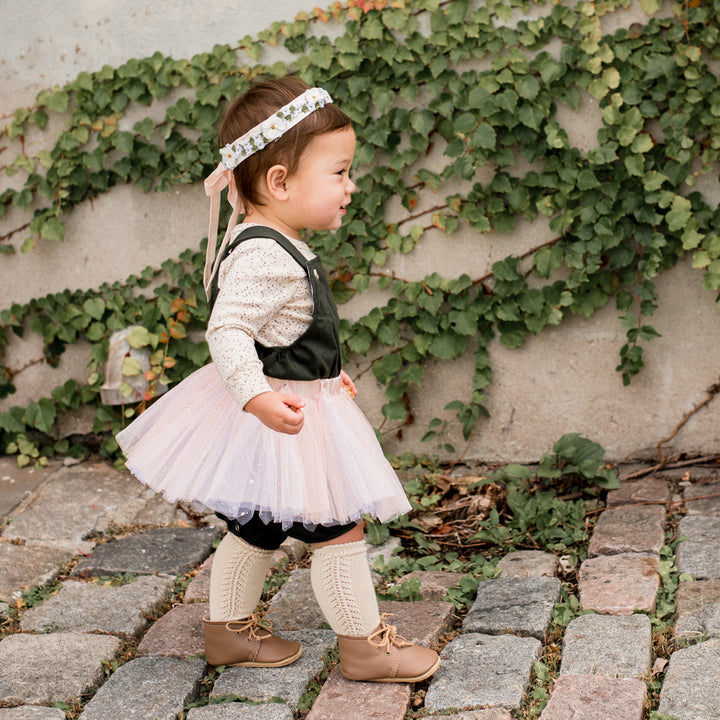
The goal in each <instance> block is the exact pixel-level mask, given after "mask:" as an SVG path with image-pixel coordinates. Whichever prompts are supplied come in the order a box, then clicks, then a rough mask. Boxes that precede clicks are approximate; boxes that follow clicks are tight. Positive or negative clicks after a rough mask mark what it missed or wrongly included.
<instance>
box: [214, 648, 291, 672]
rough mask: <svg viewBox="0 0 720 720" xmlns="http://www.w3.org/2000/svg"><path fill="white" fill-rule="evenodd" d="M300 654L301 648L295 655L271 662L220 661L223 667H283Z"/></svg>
mask: <svg viewBox="0 0 720 720" xmlns="http://www.w3.org/2000/svg"><path fill="white" fill-rule="evenodd" d="M301 655H302V649H300V650H298V651H297V652H296V653H295V655H293V656H292V657H289V658H283V659H282V660H278V661H277V662H274V663H271V662H253V661H250V660H248V661H247V662H239V663H222V664H223V665H225V667H254V668H274V667H284V666H285V665H290V663H294V662H295V661H296V660H297V659H298V658H299V657H300V656H301Z"/></svg>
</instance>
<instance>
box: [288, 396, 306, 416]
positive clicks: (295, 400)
mask: <svg viewBox="0 0 720 720" xmlns="http://www.w3.org/2000/svg"><path fill="white" fill-rule="evenodd" d="M283 402H284V403H285V404H286V405H287V406H288V407H289V408H290V409H291V410H292V411H293V412H298V411H299V410H300V408H303V407H305V401H304V400H303V399H302V398H301V397H300V396H299V395H292V394H288V395H285V394H283Z"/></svg>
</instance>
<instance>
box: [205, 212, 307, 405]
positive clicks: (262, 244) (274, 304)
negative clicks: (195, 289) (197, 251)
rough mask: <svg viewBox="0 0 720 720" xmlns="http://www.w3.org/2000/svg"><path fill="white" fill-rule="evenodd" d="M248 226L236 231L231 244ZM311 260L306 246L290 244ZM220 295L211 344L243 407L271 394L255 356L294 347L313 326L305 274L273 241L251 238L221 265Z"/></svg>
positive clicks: (222, 373) (220, 369)
mask: <svg viewBox="0 0 720 720" xmlns="http://www.w3.org/2000/svg"><path fill="white" fill-rule="evenodd" d="M247 227H250V224H245V223H243V224H241V225H238V226H237V227H236V228H235V229H234V231H233V238H235V237H236V236H237V234H238V233H239V232H242V230H244V229H245V228H247ZM288 239H289V240H290V242H292V244H293V245H294V246H295V247H296V248H297V249H298V250H299V251H300V252H301V253H302V254H303V256H304V257H306V258H307V259H308V260H311V259H312V258H313V257H315V256H314V254H313V252H312V250H310V248H309V247H308V245H306V244H305V243H304V242H302V241H300V240H293V239H292V238H288ZM218 280H219V283H218V284H219V286H220V291H219V293H218V297H217V301H216V302H215V307H214V308H213V312H212V314H211V316H210V321H209V322H208V329H207V334H206V337H207V341H208V345H209V346H210V354H211V356H212V359H213V361H214V362H215V365H216V367H217V370H218V373H219V374H220V377H221V378H222V380H223V382H224V383H225V386H226V387H227V388H228V390H229V391H230V392H231V393H232V394H233V396H234V397H235V399H236V400H237V401H238V403H239V404H240V407H245V405H246V403H247V402H248V401H249V400H251V399H252V398H254V397H255V396H256V395H259V394H260V393H263V392H267V391H270V390H272V388H271V387H270V385H269V384H268V382H267V380H266V379H265V375H264V374H263V366H262V362H261V361H260V359H259V358H258V356H257V353H256V352H255V345H254V343H255V341H257V342H258V343H260V344H261V345H265V346H266V347H277V346H285V345H290V344H292V343H293V342H294V341H295V340H297V339H298V338H299V337H300V335H302V334H303V333H304V332H305V330H307V328H308V326H309V325H310V323H311V322H312V311H313V303H312V295H311V292H310V285H309V282H308V279H307V275H306V274H305V270H304V269H303V268H302V267H300V265H299V264H298V263H297V262H296V261H295V260H293V258H292V257H291V256H290V255H289V254H288V253H287V252H286V251H285V250H283V248H282V247H281V246H280V245H279V244H278V243H277V242H276V241H275V240H273V239H272V238H251V239H249V240H246V241H244V242H242V243H240V245H238V247H236V248H235V250H233V252H232V253H231V254H230V256H229V257H228V258H227V259H226V260H224V261H223V263H222V264H221V265H220V276H219V278H218Z"/></svg>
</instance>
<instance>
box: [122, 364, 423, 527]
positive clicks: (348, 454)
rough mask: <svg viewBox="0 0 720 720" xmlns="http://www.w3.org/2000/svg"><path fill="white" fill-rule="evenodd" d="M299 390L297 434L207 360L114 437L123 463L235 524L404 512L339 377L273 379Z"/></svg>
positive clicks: (173, 495)
mask: <svg viewBox="0 0 720 720" xmlns="http://www.w3.org/2000/svg"><path fill="white" fill-rule="evenodd" d="M269 382H270V384H271V385H272V387H273V389H275V390H277V391H280V392H289V393H295V394H297V395H299V396H300V397H302V398H303V399H304V400H305V402H306V405H305V407H304V408H303V413H304V414H305V424H304V426H303V429H302V430H301V431H300V433H298V434H297V435H287V434H284V433H279V432H275V431H273V430H270V429H269V428H267V427H266V426H265V425H263V424H262V423H261V422H260V421H259V420H258V419H257V418H256V417H255V416H254V415H251V414H250V413H247V412H245V411H243V410H242V409H241V408H240V406H239V405H238V403H237V401H236V400H235V399H234V398H233V396H232V395H231V394H230V393H229V392H228V390H227V389H226V388H225V386H224V385H223V383H222V381H221V379H220V377H219V375H218V373H217V370H216V368H215V365H214V364H212V363H211V364H209V365H206V366H205V367H203V368H200V369H199V370H197V371H195V372H194V373H193V374H192V375H191V376H190V377H188V378H186V379H185V380H183V381H182V382H181V383H180V384H179V385H177V386H176V387H175V388H173V389H172V390H171V391H170V392H168V393H167V394H166V395H164V396H163V397H161V398H160V399H159V400H157V401H156V402H155V403H154V404H153V405H152V406H151V407H150V408H148V409H147V410H146V411H145V412H144V413H143V414H142V415H140V416H139V417H138V418H137V419H136V420H135V421H134V422H133V423H132V424H131V425H129V426H128V427H127V428H125V429H124V430H123V431H122V432H120V433H119V434H118V436H117V440H118V443H119V444H120V447H121V448H122V450H123V452H124V453H125V455H126V456H127V463H126V464H127V467H128V469H129V470H130V471H131V472H132V473H133V475H135V476H136V477H137V478H138V479H139V480H140V481H142V482H143V483H145V484H146V485H148V486H149V487H151V488H153V489H154V490H155V491H157V492H159V493H161V494H162V495H163V496H164V497H165V498H166V499H167V500H169V501H171V502H177V501H182V502H186V503H199V504H200V505H202V506H204V507H206V508H209V509H211V510H215V511H218V512H220V513H222V514H223V515H226V516H227V517H230V518H237V519H239V521H240V522H242V521H243V519H246V520H247V519H249V517H250V515H252V513H254V512H256V511H258V512H259V513H260V516H261V517H262V519H263V520H264V521H265V522H269V521H271V520H273V521H275V522H280V523H282V525H283V527H284V528H287V527H289V526H290V525H291V524H292V523H293V522H302V523H303V524H305V525H306V526H307V527H311V528H312V527H314V526H316V525H321V524H322V525H336V524H342V523H348V522H354V521H358V520H360V518H361V517H362V515H364V514H368V515H371V516H373V517H376V518H378V519H379V520H380V521H381V522H386V521H388V520H390V519H392V518H394V517H397V516H398V515H402V514H403V513H406V512H407V511H408V510H410V504H409V503H408V500H407V498H406V496H405V493H404V491H403V488H402V486H401V484H400V482H399V480H398V479H397V476H396V474H395V471H394V470H393V469H392V466H391V465H390V463H388V461H387V460H386V459H385V456H384V455H383V453H382V449H381V447H380V445H379V443H378V442H377V439H376V437H375V433H374V431H373V429H372V427H371V426H370V424H369V423H368V421H367V419H366V418H365V416H364V415H363V413H362V411H361V410H360V409H359V408H358V407H357V405H356V404H355V402H354V401H353V400H352V399H351V398H350V397H349V395H348V393H347V391H346V390H345V387H344V386H343V384H342V381H341V380H340V378H333V379H330V380H312V381H309V382H303V381H292V380H275V379H272V378H270V379H269Z"/></svg>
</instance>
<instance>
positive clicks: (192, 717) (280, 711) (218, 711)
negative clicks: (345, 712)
mask: <svg viewBox="0 0 720 720" xmlns="http://www.w3.org/2000/svg"><path fill="white" fill-rule="evenodd" d="M293 717H294V716H293V711H292V710H291V709H290V708H289V707H288V706H287V705H284V704H282V703H265V704H264V705H247V704H245V703H240V702H232V703H222V704H218V703H213V704H212V705H206V706H205V707H200V708H192V709H191V710H190V712H189V713H188V716H187V720H293ZM0 720H2V718H0ZM346 720H347V719H346Z"/></svg>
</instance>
